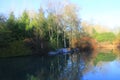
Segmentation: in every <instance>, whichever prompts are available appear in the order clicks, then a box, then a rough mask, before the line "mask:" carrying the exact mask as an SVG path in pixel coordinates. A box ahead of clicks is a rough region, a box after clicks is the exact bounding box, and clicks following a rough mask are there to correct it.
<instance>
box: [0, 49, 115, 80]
mask: <svg viewBox="0 0 120 80" xmlns="http://www.w3.org/2000/svg"><path fill="white" fill-rule="evenodd" d="M99 51H101V50H99ZM112 51H113V52H114V50H112ZM107 52H108V53H109V51H107ZM110 52H111V51H110ZM98 53H100V54H98ZM108 55H109V56H108ZM107 57H109V58H111V60H114V59H115V58H116V56H114V55H113V53H112V52H111V53H110V54H107V53H106V52H105V53H102V52H98V51H89V52H88V51H87V52H80V53H73V54H66V55H56V56H44V57H38V56H29V57H19V58H7V59H0V80H84V79H83V78H84V76H85V75H86V73H88V72H90V71H91V70H93V69H94V68H96V69H101V68H102V67H98V68H97V66H99V65H98V63H100V61H105V60H107V61H109V60H110V59H107ZM104 58H106V59H104ZM103 59H104V60H103ZM94 62H96V64H94ZM106 64H107V63H106ZM114 65H115V64H114ZM95 66H96V67H95ZM101 66H103V64H102V65H101ZM101 70H104V69H101ZM93 72H94V73H96V70H94V71H93ZM90 74H92V73H90Z"/></svg>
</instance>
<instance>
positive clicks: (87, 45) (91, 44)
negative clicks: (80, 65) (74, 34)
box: [73, 37, 97, 51]
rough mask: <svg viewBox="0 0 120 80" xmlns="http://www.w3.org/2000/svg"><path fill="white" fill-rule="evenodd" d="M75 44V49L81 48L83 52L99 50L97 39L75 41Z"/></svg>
mask: <svg viewBox="0 0 120 80" xmlns="http://www.w3.org/2000/svg"><path fill="white" fill-rule="evenodd" d="M75 41H76V42H75V43H73V44H74V46H75V47H77V48H79V50H81V51H88V50H94V49H96V48H97V42H96V40H95V39H92V38H90V37H82V38H80V39H79V40H75Z"/></svg>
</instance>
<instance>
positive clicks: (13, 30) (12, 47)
mask: <svg viewBox="0 0 120 80" xmlns="http://www.w3.org/2000/svg"><path fill="white" fill-rule="evenodd" d="M58 5H59V6H58ZM78 10H79V9H78V8H77V6H76V5H75V4H72V3H70V2H62V3H60V2H59V1H56V3H55V2H49V3H47V6H46V9H44V8H43V7H40V9H39V10H38V12H35V11H32V12H30V11H27V10H24V11H23V13H22V14H21V16H18V17H15V15H14V12H11V13H10V14H9V16H8V17H6V16H5V15H2V14H1V15H0V55H1V56H19V55H28V54H32V53H35V54H38V53H39V54H41V53H44V52H47V51H49V50H51V49H57V48H61V47H72V39H73V38H79V37H80V33H81V26H80V18H79V17H78V12H79V11H78Z"/></svg>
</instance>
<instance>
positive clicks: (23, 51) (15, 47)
mask: <svg viewBox="0 0 120 80" xmlns="http://www.w3.org/2000/svg"><path fill="white" fill-rule="evenodd" d="M30 54H31V50H30V49H29V48H28V47H26V46H25V44H24V42H23V41H14V42H10V43H9V46H7V47H5V48H0V57H11V56H23V55H30Z"/></svg>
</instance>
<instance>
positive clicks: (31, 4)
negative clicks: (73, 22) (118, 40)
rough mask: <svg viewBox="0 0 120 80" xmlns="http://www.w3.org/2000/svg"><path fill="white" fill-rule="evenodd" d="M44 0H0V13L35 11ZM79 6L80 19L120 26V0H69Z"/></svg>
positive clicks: (108, 25) (111, 26)
mask: <svg viewBox="0 0 120 80" xmlns="http://www.w3.org/2000/svg"><path fill="white" fill-rule="evenodd" d="M43 1H44V0H0V13H3V14H6V15H7V14H8V13H9V12H10V11H12V10H14V12H15V14H16V15H20V14H21V13H22V11H23V10H24V9H28V10H35V11H37V10H38V9H39V8H40V5H41V3H42V2H43ZM71 1H72V2H73V3H75V4H77V5H78V6H79V7H80V9H81V10H80V17H81V18H82V20H85V21H88V22H92V23H98V24H101V25H105V26H107V27H110V28H114V27H115V26H120V22H119V21H120V4H119V3H120V0H71Z"/></svg>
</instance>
